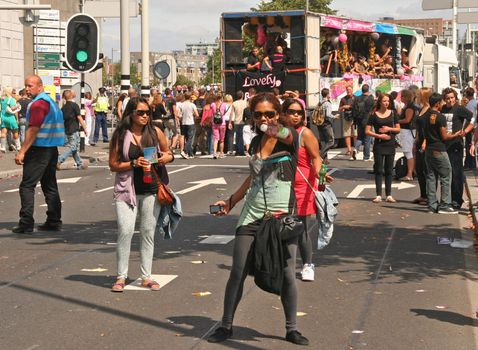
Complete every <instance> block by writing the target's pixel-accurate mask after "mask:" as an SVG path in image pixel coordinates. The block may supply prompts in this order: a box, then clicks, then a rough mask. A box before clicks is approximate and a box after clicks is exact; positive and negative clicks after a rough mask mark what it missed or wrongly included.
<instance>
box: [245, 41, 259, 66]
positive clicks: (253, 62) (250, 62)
mask: <svg viewBox="0 0 478 350" xmlns="http://www.w3.org/2000/svg"><path fill="white" fill-rule="evenodd" d="M260 68H261V60H260V59H259V48H257V47H253V48H252V51H251V53H250V54H249V57H247V65H246V69H247V70H248V71H250V72H257V71H258V70H259V69H260Z"/></svg>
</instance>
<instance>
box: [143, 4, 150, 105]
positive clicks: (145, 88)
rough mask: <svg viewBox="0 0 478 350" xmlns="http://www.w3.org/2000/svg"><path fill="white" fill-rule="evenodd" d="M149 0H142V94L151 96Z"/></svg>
mask: <svg viewBox="0 0 478 350" xmlns="http://www.w3.org/2000/svg"><path fill="white" fill-rule="evenodd" d="M149 89H150V87H149V0H142V1H141V96H143V97H148V96H149Z"/></svg>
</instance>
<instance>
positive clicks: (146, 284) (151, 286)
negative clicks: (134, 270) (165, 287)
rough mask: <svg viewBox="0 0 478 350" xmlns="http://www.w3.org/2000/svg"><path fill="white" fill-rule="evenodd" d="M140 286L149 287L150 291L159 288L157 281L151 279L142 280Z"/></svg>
mask: <svg viewBox="0 0 478 350" xmlns="http://www.w3.org/2000/svg"><path fill="white" fill-rule="evenodd" d="M141 287H143V288H149V289H150V290H152V291H158V290H159V288H161V286H160V285H159V283H158V282H156V281H154V280H152V279H147V280H143V282H141Z"/></svg>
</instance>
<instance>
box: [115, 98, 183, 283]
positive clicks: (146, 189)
mask: <svg viewBox="0 0 478 350" xmlns="http://www.w3.org/2000/svg"><path fill="white" fill-rule="evenodd" d="M151 115H152V111H151V108H150V106H149V104H148V100H147V99H145V98H142V97H132V98H131V99H130V101H129V102H128V105H127V106H126V109H125V110H124V113H123V118H122V119H121V122H120V124H119V125H118V127H117V128H116V130H115V132H114V133H113V137H112V139H111V144H110V157H109V165H110V170H111V171H113V172H115V173H116V179H115V186H114V199H115V205H116V216H117V221H118V241H117V246H116V252H117V264H118V274H117V279H116V282H115V283H114V284H113V287H112V291H113V292H122V291H123V289H124V286H125V283H126V279H127V277H128V260H129V254H130V246H131V239H132V237H133V233H134V227H135V222H136V217H137V216H140V221H141V226H140V235H141V249H140V254H141V278H142V281H143V282H142V286H143V287H145V288H149V289H151V290H159V287H160V286H159V284H158V283H157V282H156V281H154V280H153V279H152V278H151V268H152V264H153V252H154V232H155V228H156V222H157V219H158V217H159V213H160V210H161V205H160V204H159V202H158V200H157V198H156V196H157V192H158V184H159V182H160V181H161V182H163V183H166V184H167V183H168V177H167V171H166V168H165V164H167V163H169V162H172V161H173V159H174V157H173V154H172V153H171V151H170V150H169V148H168V140H167V138H166V136H165V135H164V134H163V132H162V131H161V130H160V129H159V128H158V127H155V126H154V125H153V123H152V120H151ZM146 147H154V148H156V149H157V154H158V159H157V164H154V165H152V164H151V162H150V160H148V159H146V158H145V157H144V148H146ZM148 173H149V177H148V176H147V175H148Z"/></svg>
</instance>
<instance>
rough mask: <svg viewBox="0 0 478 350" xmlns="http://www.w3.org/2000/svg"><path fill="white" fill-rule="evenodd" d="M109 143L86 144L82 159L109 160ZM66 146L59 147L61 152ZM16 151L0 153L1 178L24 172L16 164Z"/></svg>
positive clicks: (67, 164) (69, 163) (67, 163)
mask: <svg viewBox="0 0 478 350" xmlns="http://www.w3.org/2000/svg"><path fill="white" fill-rule="evenodd" d="M108 146H109V144H108V143H101V142H99V143H98V144H97V145H96V146H94V147H93V146H86V148H85V152H83V153H80V156H81V158H82V159H87V160H89V161H90V165H91V164H93V163H98V162H105V161H108ZM64 150H65V147H58V152H59V154H62V153H63V151H64ZM15 155H16V152H7V153H0V179H4V178H7V177H10V176H19V175H21V174H22V171H23V168H22V167H21V166H19V165H16V164H15ZM63 164H66V166H70V165H73V164H74V161H73V158H71V157H70V158H69V159H67V160H66V161H65V163H63Z"/></svg>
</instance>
